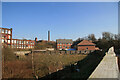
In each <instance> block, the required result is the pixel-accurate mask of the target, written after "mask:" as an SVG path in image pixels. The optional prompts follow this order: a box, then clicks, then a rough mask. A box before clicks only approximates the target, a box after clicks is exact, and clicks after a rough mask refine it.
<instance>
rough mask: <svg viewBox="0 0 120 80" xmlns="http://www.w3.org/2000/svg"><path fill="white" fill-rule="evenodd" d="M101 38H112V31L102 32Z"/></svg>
mask: <svg viewBox="0 0 120 80" xmlns="http://www.w3.org/2000/svg"><path fill="white" fill-rule="evenodd" d="M102 39H106V40H113V39H114V35H113V34H112V33H110V32H103V33H102Z"/></svg>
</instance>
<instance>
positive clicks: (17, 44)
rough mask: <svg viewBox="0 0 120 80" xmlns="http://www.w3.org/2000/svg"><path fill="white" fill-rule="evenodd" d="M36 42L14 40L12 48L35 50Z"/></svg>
mask: <svg viewBox="0 0 120 80" xmlns="http://www.w3.org/2000/svg"><path fill="white" fill-rule="evenodd" d="M34 45H35V41H34V40H25V39H23V40H20V39H12V45H11V46H12V48H19V49H30V48H34Z"/></svg>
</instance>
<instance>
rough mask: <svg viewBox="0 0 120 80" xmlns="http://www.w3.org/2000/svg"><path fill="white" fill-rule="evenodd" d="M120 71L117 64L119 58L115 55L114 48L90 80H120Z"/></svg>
mask: <svg viewBox="0 0 120 80" xmlns="http://www.w3.org/2000/svg"><path fill="white" fill-rule="evenodd" d="M118 75H119V69H118V63H117V57H116V56H115V53H114V48H113V47H111V48H110V49H109V51H108V53H107V54H106V55H105V56H104V58H103V59H102V61H101V62H100V64H99V65H98V66H97V68H96V69H95V70H94V71H93V73H92V74H91V75H90V77H89V78H88V80H89V79H92V78H103V79H106V78H109V79H116V80H118Z"/></svg>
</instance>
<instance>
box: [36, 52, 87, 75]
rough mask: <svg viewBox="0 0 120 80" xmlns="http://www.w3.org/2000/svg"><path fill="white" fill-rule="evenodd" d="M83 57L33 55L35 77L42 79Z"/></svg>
mask: <svg viewBox="0 0 120 80" xmlns="http://www.w3.org/2000/svg"><path fill="white" fill-rule="evenodd" d="M85 57H86V55H60V54H51V55H49V54H34V64H35V71H36V75H38V76H39V77H43V76H45V75H47V74H49V73H53V72H56V71H57V70H59V69H62V68H64V67H65V66H67V65H70V64H73V63H75V62H77V61H80V60H82V59H84V58H85Z"/></svg>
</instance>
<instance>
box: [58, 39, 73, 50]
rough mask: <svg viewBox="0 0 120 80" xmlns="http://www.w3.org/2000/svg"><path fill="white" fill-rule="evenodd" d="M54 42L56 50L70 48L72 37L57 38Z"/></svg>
mask: <svg viewBox="0 0 120 80" xmlns="http://www.w3.org/2000/svg"><path fill="white" fill-rule="evenodd" d="M56 44H57V49H58V50H67V49H70V48H71V45H72V44H73V41H72V39H57V40H56Z"/></svg>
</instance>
